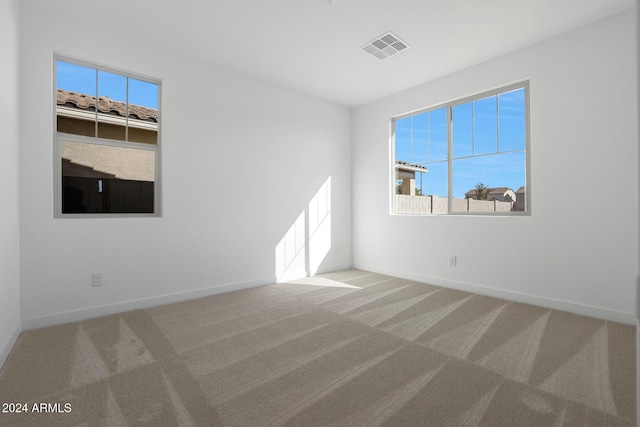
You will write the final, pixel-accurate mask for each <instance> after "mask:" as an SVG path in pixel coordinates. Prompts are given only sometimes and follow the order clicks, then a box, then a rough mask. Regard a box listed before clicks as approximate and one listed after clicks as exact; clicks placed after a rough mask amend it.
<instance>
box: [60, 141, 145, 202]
mask: <svg viewBox="0 0 640 427" xmlns="http://www.w3.org/2000/svg"><path fill="white" fill-rule="evenodd" d="M60 148H61V153H62V213H153V211H154V210H153V209H154V202H153V200H154V199H153V194H154V176H155V152H154V151H150V150H138V149H132V148H122V147H113V146H107V145H99V144H88V143H80V142H71V141H62V143H61V147H60Z"/></svg>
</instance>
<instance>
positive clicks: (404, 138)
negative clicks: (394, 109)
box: [395, 117, 411, 163]
mask: <svg viewBox="0 0 640 427" xmlns="http://www.w3.org/2000/svg"><path fill="white" fill-rule="evenodd" d="M395 132H396V135H395V142H396V161H401V162H407V163H411V117H405V118H404V119H399V120H396V122H395Z"/></svg>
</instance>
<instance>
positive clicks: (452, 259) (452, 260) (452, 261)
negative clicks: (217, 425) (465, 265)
mask: <svg viewBox="0 0 640 427" xmlns="http://www.w3.org/2000/svg"><path fill="white" fill-rule="evenodd" d="M457 264H458V259H457V257H456V256H455V255H451V256H450V257H449V265H450V266H451V267H455V266H456V265H457Z"/></svg>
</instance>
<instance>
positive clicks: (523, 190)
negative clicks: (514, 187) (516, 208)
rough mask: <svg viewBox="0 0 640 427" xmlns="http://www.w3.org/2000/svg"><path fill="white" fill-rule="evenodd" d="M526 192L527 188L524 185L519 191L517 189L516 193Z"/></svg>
mask: <svg viewBox="0 0 640 427" xmlns="http://www.w3.org/2000/svg"><path fill="white" fill-rule="evenodd" d="M525 192H526V190H525V188H524V187H520V188H518V191H516V194H518V193H523V194H524V193H525Z"/></svg>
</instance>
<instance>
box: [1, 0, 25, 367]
mask: <svg viewBox="0 0 640 427" xmlns="http://www.w3.org/2000/svg"><path fill="white" fill-rule="evenodd" d="M18 18H19V17H18V1H17V0H2V1H1V2H0V58H2V64H3V65H2V67H0V149H1V150H2V154H1V155H0V182H1V183H2V185H0V200H2V205H1V206H2V208H1V209H0V367H1V366H2V364H3V363H4V360H5V359H6V357H7V356H8V354H9V351H10V350H11V347H12V346H13V343H14V342H15V340H16V339H17V337H18V334H19V333H20V329H21V326H20V290H19V279H20V276H19V273H20V269H19V258H18V252H19V243H20V241H19V235H18V229H19V225H20V220H19V216H18V212H19V210H18V147H19V145H18V142H19V141H18V135H19V127H18V125H19V120H18V104H19V99H18V31H19V24H18V22H19V19H18Z"/></svg>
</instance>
